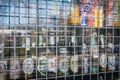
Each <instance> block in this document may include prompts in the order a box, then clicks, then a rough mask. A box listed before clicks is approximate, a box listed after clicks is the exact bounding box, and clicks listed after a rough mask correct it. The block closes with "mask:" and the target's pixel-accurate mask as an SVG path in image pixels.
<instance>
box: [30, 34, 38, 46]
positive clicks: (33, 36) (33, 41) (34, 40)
mask: <svg viewBox="0 0 120 80" xmlns="http://www.w3.org/2000/svg"><path fill="white" fill-rule="evenodd" d="M36 37H37V32H33V33H32V40H31V43H32V44H31V45H32V47H35V46H36Z"/></svg>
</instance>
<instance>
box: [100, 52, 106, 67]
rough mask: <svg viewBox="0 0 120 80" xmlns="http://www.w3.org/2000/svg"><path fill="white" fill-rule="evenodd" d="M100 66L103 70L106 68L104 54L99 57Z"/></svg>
mask: <svg viewBox="0 0 120 80" xmlns="http://www.w3.org/2000/svg"><path fill="white" fill-rule="evenodd" d="M100 66H101V67H103V68H106V67H107V56H106V54H102V55H101V57H100Z"/></svg>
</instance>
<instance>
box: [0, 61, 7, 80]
mask: <svg viewBox="0 0 120 80" xmlns="http://www.w3.org/2000/svg"><path fill="white" fill-rule="evenodd" d="M6 70H7V62H6V61H0V80H6V79H7V78H6V74H7V73H6Z"/></svg>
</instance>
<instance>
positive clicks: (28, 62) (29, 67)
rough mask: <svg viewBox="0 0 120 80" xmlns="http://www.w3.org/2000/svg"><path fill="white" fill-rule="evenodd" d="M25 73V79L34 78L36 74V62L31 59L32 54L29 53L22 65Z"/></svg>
mask: <svg viewBox="0 0 120 80" xmlns="http://www.w3.org/2000/svg"><path fill="white" fill-rule="evenodd" d="M22 68H23V72H24V73H25V76H24V78H25V79H26V78H27V79H28V78H32V77H33V75H34V74H33V72H34V61H33V59H32V58H31V54H30V53H27V58H25V59H24V61H23V64H22Z"/></svg>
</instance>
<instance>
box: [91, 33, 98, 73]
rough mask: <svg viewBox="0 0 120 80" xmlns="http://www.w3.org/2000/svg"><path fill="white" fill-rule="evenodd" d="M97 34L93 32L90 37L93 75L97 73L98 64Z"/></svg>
mask: <svg viewBox="0 0 120 80" xmlns="http://www.w3.org/2000/svg"><path fill="white" fill-rule="evenodd" d="M96 37H97V32H96V31H93V33H92V36H91V53H92V57H91V58H92V66H91V71H92V72H93V73H97V72H98V63H99V50H98V49H99V46H98V45H97V40H96Z"/></svg>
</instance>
